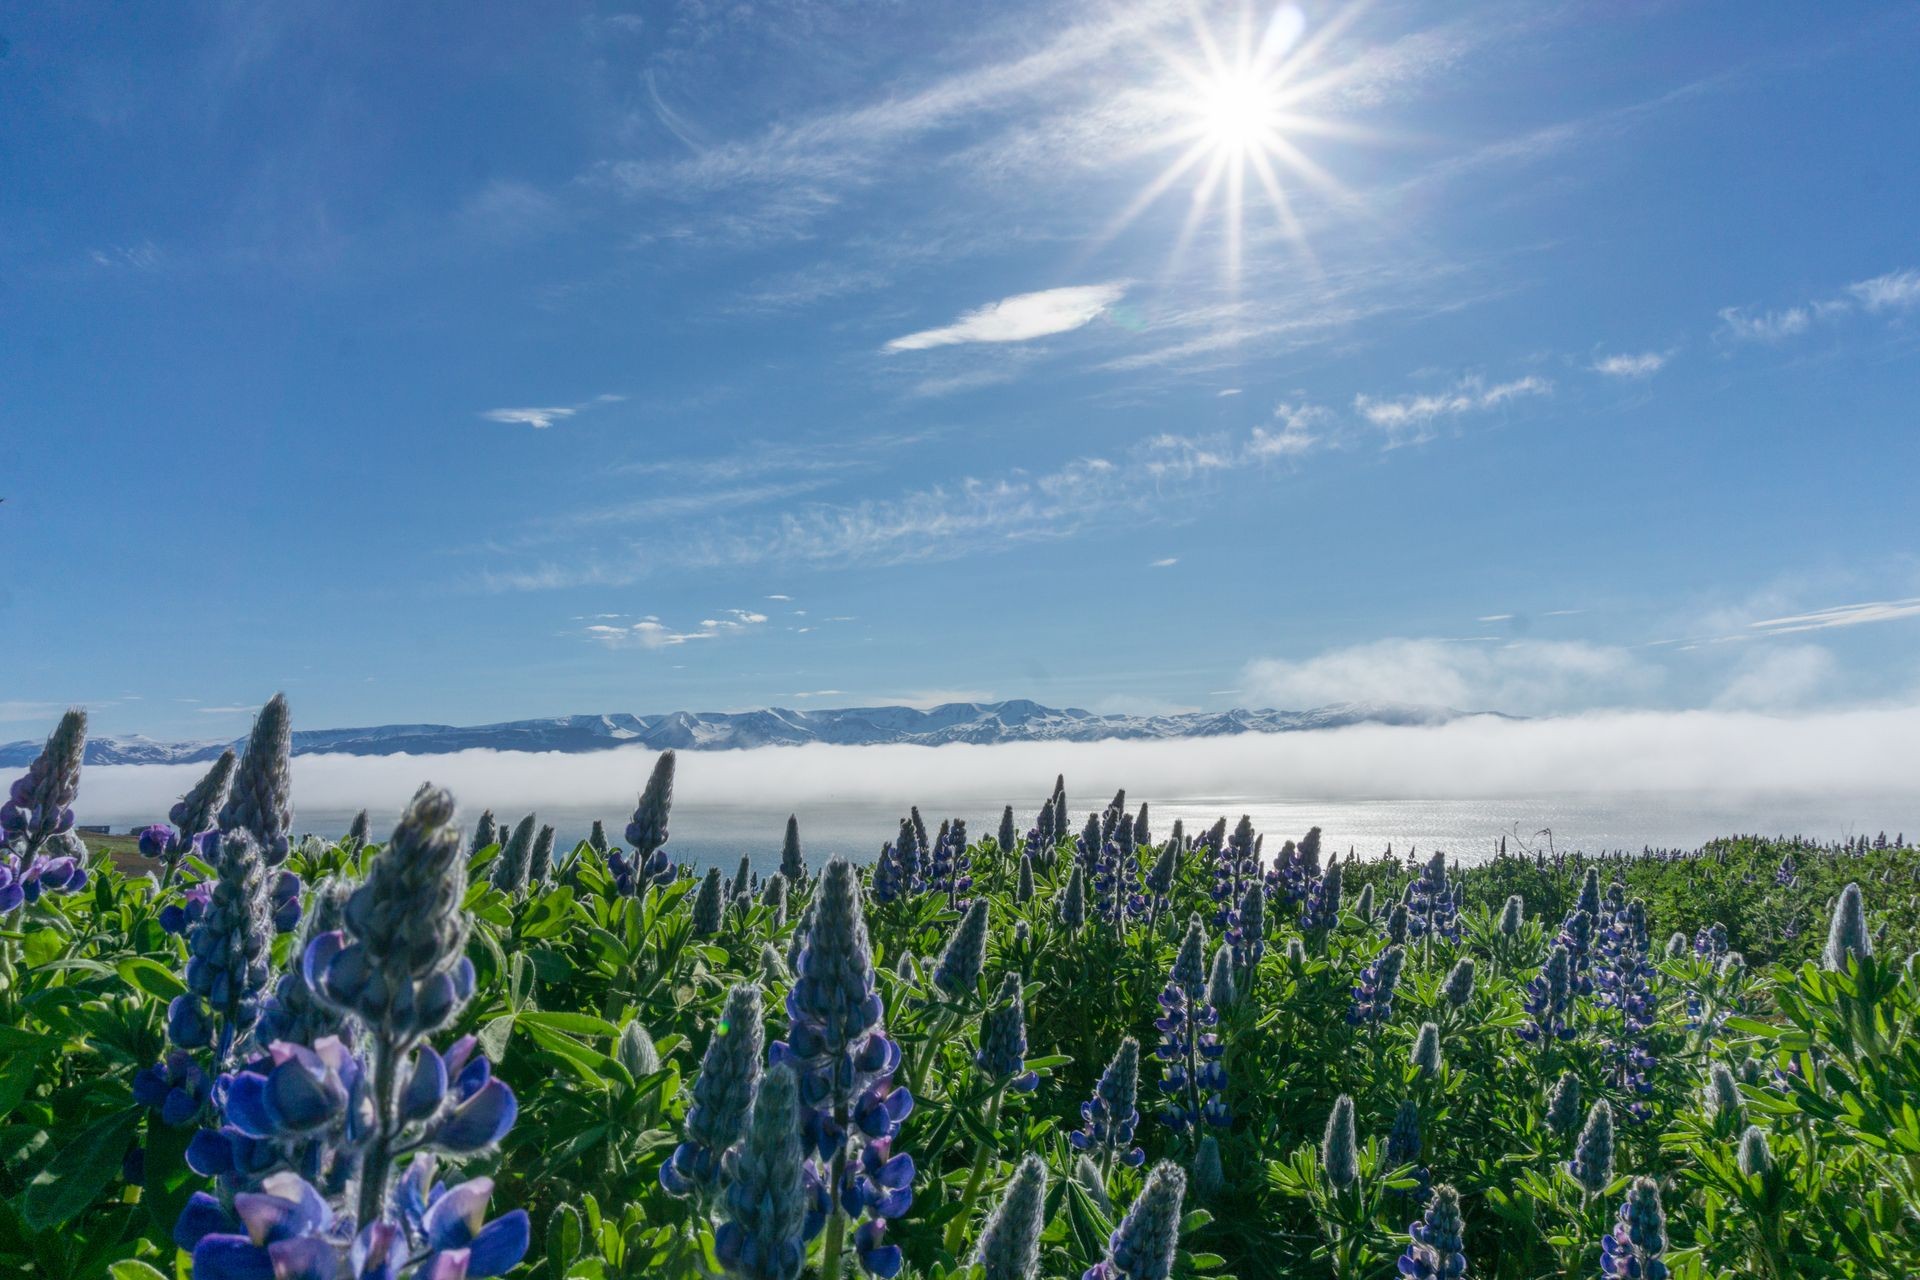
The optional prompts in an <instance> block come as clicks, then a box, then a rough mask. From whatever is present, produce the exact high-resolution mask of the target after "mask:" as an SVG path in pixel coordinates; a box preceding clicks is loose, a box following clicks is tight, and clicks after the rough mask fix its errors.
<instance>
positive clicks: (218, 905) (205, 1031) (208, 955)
mask: <svg viewBox="0 0 1920 1280" xmlns="http://www.w3.org/2000/svg"><path fill="white" fill-rule="evenodd" d="M205 847H206V850H207V855H208V857H209V858H210V859H211V860H212V866H213V876H214V878H213V880H212V882H211V883H210V885H209V886H208V895H207V906H206V908H205V911H204V914H202V915H201V917H200V919H199V921H198V923H197V924H195V925H194V926H193V927H192V928H190V929H189V930H188V932H187V970H186V981H187V990H186V992H185V993H184V994H182V995H178V996H175V997H174V998H173V1001H172V1003H171V1004H169V1005H168V1006H167V1036H168V1038H169V1039H170V1040H172V1041H173V1043H174V1044H175V1045H177V1046H179V1047H180V1048H183V1049H198V1048H202V1047H204V1046H206V1045H208V1044H212V1045H213V1046H214V1060H215V1062H216V1063H217V1064H220V1065H224V1064H226V1063H227V1062H228V1061H229V1060H230V1059H231V1057H232V1055H233V1054H234V1053H235V1052H237V1051H238V1050H239V1049H240V1047H241V1046H242V1045H243V1044H244V1043H245V1041H246V1038H247V1037H248V1036H249V1035H250V1034H251V1033H252V1031H253V1025H254V1023H255V1022H256V1021H258V1019H259V1016H260V998H261V996H262V995H264V994H265V992H266V989H267V982H268V980H269V978H270V977H271V975H272V948H273V918H272V900H271V891H270V890H269V888H268V885H267V874H266V867H265V866H264V865H263V862H262V859H261V856H260V849H259V846H258V845H256V844H255V843H254V842H253V837H252V836H251V835H250V834H248V833H247V832H246V831H234V832H230V833H215V834H212V835H209V836H208V837H207V839H206V844H205Z"/></svg>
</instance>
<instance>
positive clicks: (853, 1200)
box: [769, 858, 913, 1275]
mask: <svg viewBox="0 0 1920 1280" xmlns="http://www.w3.org/2000/svg"><path fill="white" fill-rule="evenodd" d="M859 884H860V882H859V876H858V873H857V872H855V870H854V869H853V866H852V865H851V864H850V863H848V862H847V861H846V860H845V859H842V858H835V859H834V860H832V861H831V862H829V863H828V864H827V866H826V868H825V870H824V871H822V872H821V876H820V887H819V890H818V892H817V893H816V894H815V895H814V898H813V911H812V921H811V924H810V925H809V927H808V931H807V941H806V945H805V946H804V947H803V948H802V949H801V951H800V953H799V956H798V958H797V959H798V962H797V964H796V965H795V966H794V974H795V976H794V982H793V987H792V989H791V990H790V991H789V992H788V993H787V1016H788V1019H789V1022H788V1032H787V1039H786V1040H785V1041H775V1042H774V1044H773V1046H772V1049H771V1052H770V1055H769V1057H770V1060H771V1061H772V1062H773V1063H774V1064H779V1063H783V1062H784V1063H787V1064H789V1065H791V1066H792V1067H793V1068H794V1071H795V1073H796V1075H797V1077H798V1083H799V1090H800V1103H801V1105H802V1106H803V1107H805V1108H807V1112H808V1114H807V1116H806V1120H805V1124H804V1130H805V1132H806V1135H807V1137H808V1139H809V1140H810V1141H811V1142H812V1143H813V1145H814V1147H815V1149H816V1150H817V1151H818V1152H819V1154H820V1158H821V1159H822V1160H823V1161H825V1162H827V1163H828V1164H829V1165H830V1166H831V1167H832V1168H834V1169H836V1170H842V1169H844V1171H845V1172H844V1178H843V1181H842V1183H841V1185H840V1186H839V1187H837V1188H834V1189H833V1191H834V1195H835V1199H836V1205H837V1208H836V1211H839V1212H845V1213H847V1214H848V1216H850V1217H856V1218H857V1217H860V1216H861V1215H863V1214H864V1215H865V1217H866V1219H867V1220H866V1222H865V1223H863V1225H862V1226H861V1228H860V1229H859V1231H857V1232H856V1233H855V1246H856V1250H857V1252H858V1253H859V1255H860V1260H861V1264H862V1265H863V1266H865V1267H866V1268H867V1269H868V1270H869V1271H871V1272H873V1273H875V1274H879V1275H891V1274H893V1271H890V1270H888V1268H889V1267H891V1268H893V1270H898V1268H899V1265H900V1252H899V1248H898V1246H894V1245H887V1244H884V1243H882V1242H881V1238H880V1236H881V1232H883V1231H884V1230H885V1219H886V1218H887V1217H889V1216H892V1215H896V1214H898V1213H900V1212H902V1211H903V1210H904V1209H905V1207H906V1205H907V1204H908V1203H910V1202H911V1199H912V1181H913V1159H912V1157H911V1156H907V1155H904V1154H901V1155H895V1154H893V1152H892V1150H891V1140H892V1138H893V1135H894V1134H895V1133H896V1132H897V1131H898V1129H899V1126H900V1122H901V1121H903V1120H904V1119H906V1117H907V1114H908V1112H910V1111H911V1110H912V1109H913V1095H912V1094H911V1093H909V1092H908V1091H907V1090H906V1089H904V1088H899V1087H896V1086H895V1085H894V1084H893V1072H894V1070H895V1069H896V1068H897V1067H898V1066H899V1065H900V1048H899V1046H898V1045H896V1044H895V1043H894V1042H893V1041H892V1040H890V1039H888V1038H887V1036H886V1034H885V1032H884V1030H883V1029H882V1026H881V1020H882V1018H883V1017H884V1016H885V1005H884V1003H883V1001H882V1000H881V998H880V993H879V992H878V991H877V990H876V989H875V986H874V977H873V955H872V952H871V950H870V949H869V947H868V944H867V927H866V921H865V920H864V918H863V917H862V915H861V912H860V888H859ZM856 1138H858V1139H861V1140H863V1142H862V1145H861V1146H860V1147H859V1148H858V1151H857V1153H856V1151H855V1150H854V1148H853V1147H852V1146H851V1144H852V1143H853V1141H854V1140H855V1139H856ZM856 1154H857V1155H858V1157H859V1158H858V1160H856V1159H854V1156H855V1155H856ZM875 1159H878V1160H879V1161H880V1163H879V1165H878V1166H877V1167H875V1166H873V1163H872V1162H873V1160H875Z"/></svg>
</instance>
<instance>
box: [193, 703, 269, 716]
mask: <svg viewBox="0 0 1920 1280" xmlns="http://www.w3.org/2000/svg"><path fill="white" fill-rule="evenodd" d="M259 709H260V706H259V704H258V703H241V704H239V705H236V706H231V707H195V708H194V710H195V711H196V712H198V713H199V714H201V715H203V716H250V715H252V714H253V713H254V712H256V711H258V710H259Z"/></svg>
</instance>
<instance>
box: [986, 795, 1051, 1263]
mask: <svg viewBox="0 0 1920 1280" xmlns="http://www.w3.org/2000/svg"><path fill="white" fill-rule="evenodd" d="M1008 813H1009V814H1011V813H1012V810H1011V809H1009V810H1008ZM1046 1209H1047V1166H1046V1165H1044V1164H1042V1163H1041V1162H1040V1157H1039V1156H1036V1155H1029V1156H1028V1157H1027V1158H1026V1159H1024V1160H1022V1161H1021V1162H1020V1167H1019V1168H1017V1169H1015V1170H1014V1171H1013V1177H1012V1178H1011V1179H1009V1180H1008V1182H1007V1190H1006V1194H1005V1195H1003V1196H1001V1197H1000V1203H999V1204H997V1205H995V1206H994V1208H993V1212H992V1213H989V1214H988V1215H987V1221H986V1224H985V1225H984V1226H983V1227H982V1228H981V1229H980V1248H979V1251H978V1252H977V1253H976V1255H975V1260H976V1261H977V1262H978V1263H979V1265H980V1267H981V1269H982V1270H984V1271H985V1272H986V1276H985V1280H1029V1277H1031V1276H1036V1275H1038V1274H1040V1228H1041V1227H1042V1226H1043V1225H1045V1219H1046Z"/></svg>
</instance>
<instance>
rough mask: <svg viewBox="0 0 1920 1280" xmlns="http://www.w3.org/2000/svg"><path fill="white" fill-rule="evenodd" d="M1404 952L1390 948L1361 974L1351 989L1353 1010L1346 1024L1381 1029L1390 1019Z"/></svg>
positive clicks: (1405, 958)
mask: <svg viewBox="0 0 1920 1280" xmlns="http://www.w3.org/2000/svg"><path fill="white" fill-rule="evenodd" d="M1406 961H1407V953H1406V950H1405V949H1404V948H1402V947H1398V946H1390V947H1388V948H1387V949H1386V950H1384V951H1382V952H1381V953H1380V954H1379V955H1377V956H1375V957H1374V958H1373V963H1372V964H1369V965H1368V966H1367V967H1366V968H1364V969H1362V970H1361V971H1360V981H1358V982H1356V983H1355V984H1354V987H1353V1007H1352V1008H1351V1009H1350V1010H1348V1012H1347V1021H1348V1022H1350V1023H1352V1024H1353V1025H1354V1026H1356V1027H1360V1026H1375V1027H1377V1026H1380V1025H1382V1024H1384V1023H1385V1022H1386V1021H1387V1019H1388V1018H1390V1017H1392V1016H1393V993H1394V990H1395V989H1396V988H1397V987H1398V986H1399V985H1400V970H1401V967H1402V966H1403V965H1405V964H1406Z"/></svg>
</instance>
